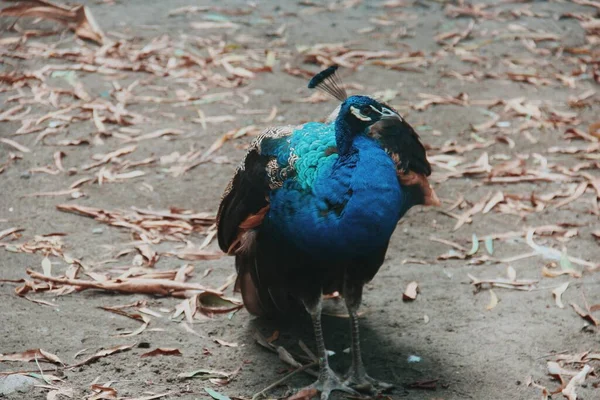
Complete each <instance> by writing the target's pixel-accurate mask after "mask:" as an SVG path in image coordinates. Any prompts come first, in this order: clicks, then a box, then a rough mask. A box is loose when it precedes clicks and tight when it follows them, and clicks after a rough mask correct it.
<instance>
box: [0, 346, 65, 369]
mask: <svg viewBox="0 0 600 400" xmlns="http://www.w3.org/2000/svg"><path fill="white" fill-rule="evenodd" d="M36 359H37V360H38V361H45V362H50V363H54V364H63V365H64V363H63V362H62V361H61V360H60V358H58V357H57V356H55V355H54V354H52V353H49V352H47V351H45V350H42V349H31V350H27V351H24V352H22V353H13V354H0V361H24V362H29V361H34V360H36Z"/></svg>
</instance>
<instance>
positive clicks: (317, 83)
mask: <svg viewBox="0 0 600 400" xmlns="http://www.w3.org/2000/svg"><path fill="white" fill-rule="evenodd" d="M337 69H338V66H337V65H332V66H331V67H329V68H327V69H324V70H323V71H321V72H319V73H318V74H316V75H315V76H313V77H312V79H311V80H310V82H308V88H309V89H315V88H316V89H319V90H321V91H323V92H325V93H327V94H328V95H330V96H331V97H333V98H335V99H338V100H339V101H344V100H346V99H347V98H348V94H347V93H346V90H345V89H344V88H342V81H341V79H340V77H339V76H338V75H337V73H336V71H337Z"/></svg>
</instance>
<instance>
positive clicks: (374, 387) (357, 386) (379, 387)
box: [344, 368, 394, 394]
mask: <svg viewBox="0 0 600 400" xmlns="http://www.w3.org/2000/svg"><path fill="white" fill-rule="evenodd" d="M344 385H346V386H349V387H351V388H353V389H354V390H357V391H359V392H361V393H368V394H377V393H381V392H385V391H387V390H390V389H391V388H393V387H394V385H392V384H390V383H386V382H381V381H378V380H377V379H373V378H371V377H370V376H369V375H367V374H366V372H364V370H363V372H362V373H359V372H356V371H355V369H354V368H350V371H349V372H348V374H347V375H346V381H345V382H344Z"/></svg>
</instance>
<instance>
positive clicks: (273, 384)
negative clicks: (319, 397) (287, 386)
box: [252, 362, 319, 400]
mask: <svg viewBox="0 0 600 400" xmlns="http://www.w3.org/2000/svg"><path fill="white" fill-rule="evenodd" d="M317 365H319V363H318V362H312V363H310V364H305V365H303V366H301V367H300V368H297V369H296V370H294V371H292V372H290V373H289V374H287V375H286V376H284V377H283V378H281V379H279V380H278V381H276V382H273V383H272V384H270V385H269V386H267V387H266V388H264V389H263V390H261V391H260V392H258V393H256V394H255V395H254V396H252V400H257V399H259V398H260V397H261V396H264V394H265V393H266V392H268V391H269V390H271V389H274V388H276V387H277V386H279V385H281V384H282V383H283V382H285V381H287V380H288V379H289V378H291V377H292V376H294V375H296V374H297V373H298V372H302V371H304V370H307V369H309V368H312V367H316V366H317Z"/></svg>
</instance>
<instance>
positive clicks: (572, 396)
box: [561, 364, 594, 400]
mask: <svg viewBox="0 0 600 400" xmlns="http://www.w3.org/2000/svg"><path fill="white" fill-rule="evenodd" d="M593 370H594V369H593V368H592V367H590V366H589V365H587V364H586V365H584V366H583V368H582V369H581V371H580V372H579V373H578V374H577V375H575V376H574V377H573V378H571V380H570V381H569V383H568V384H567V386H566V387H565V388H564V389H563V390H562V391H561V393H562V394H563V395H564V396H565V397H566V398H567V399H568V400H577V394H576V393H575V389H576V388H577V386H581V385H582V384H583V382H585V378H586V377H587V376H588V374H589V373H590V372H591V371H593Z"/></svg>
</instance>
